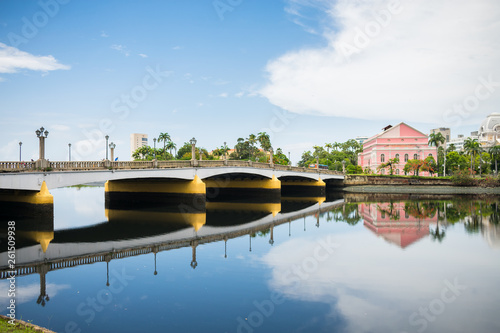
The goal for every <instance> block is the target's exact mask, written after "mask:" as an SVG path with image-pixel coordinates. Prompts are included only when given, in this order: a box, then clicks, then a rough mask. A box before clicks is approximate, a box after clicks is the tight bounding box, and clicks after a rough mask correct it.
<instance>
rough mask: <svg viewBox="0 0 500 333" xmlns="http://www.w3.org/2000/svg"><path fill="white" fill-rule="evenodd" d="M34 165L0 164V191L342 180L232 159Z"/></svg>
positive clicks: (277, 184)
mask: <svg viewBox="0 0 500 333" xmlns="http://www.w3.org/2000/svg"><path fill="white" fill-rule="evenodd" d="M35 163H36V162H26V163H24V162H0V189H3V190H24V191H41V190H45V191H47V193H48V190H50V189H54V188H59V187H66V186H74V185H81V184H87V183H93V182H115V181H126V180H140V179H144V180H148V179H163V180H175V181H185V183H184V185H185V186H187V187H189V182H194V183H195V185H196V184H199V183H200V181H202V182H204V183H205V184H206V187H220V186H219V185H220V183H221V181H220V180H221V179H223V180H225V181H226V182H225V185H224V186H225V187H231V185H228V182H232V185H234V186H236V187H238V188H246V187H248V188H257V187H263V188H280V186H306V187H311V186H314V187H317V186H319V187H323V188H324V187H326V183H328V182H329V181H339V180H342V179H343V178H344V175H343V174H342V173H341V172H338V171H331V170H322V169H308V168H303V167H293V166H288V165H277V164H273V163H256V162H252V161H232V160H217V161H197V160H190V161H134V162H121V161H120V162H118V161H117V162H111V161H109V160H106V161H90V162H89V161H83V162H81V161H76V162H47V163H48V167H47V168H44V169H43V170H42V169H40V168H36V167H35ZM217 180H219V181H217ZM214 181H215V183H214ZM266 181H267V182H266ZM325 182H326V183H325ZM191 187H193V186H191ZM194 187H195V188H196V186H194ZM121 188H123V186H122V187H121ZM187 191H188V192H184V191H181V193H202V192H204V190H203V189H200V188H198V189H195V190H194V192H189V190H187ZM205 193H206V192H205Z"/></svg>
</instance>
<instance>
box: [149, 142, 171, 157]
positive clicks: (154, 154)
mask: <svg viewBox="0 0 500 333" xmlns="http://www.w3.org/2000/svg"><path fill="white" fill-rule="evenodd" d="M153 142H154V150H153V157H154V159H155V160H156V138H153ZM171 151H172V150H171Z"/></svg>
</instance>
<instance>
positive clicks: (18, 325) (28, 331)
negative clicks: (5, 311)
mask: <svg viewBox="0 0 500 333" xmlns="http://www.w3.org/2000/svg"><path fill="white" fill-rule="evenodd" d="M9 320H10V318H9V317H6V316H3V315H0V332H8V333H55V332H54V331H51V330H48V329H46V328H43V327H40V326H37V325H33V324H30V323H27V322H25V321H23V320H18V319H16V320H15V324H14V325H12V324H9Z"/></svg>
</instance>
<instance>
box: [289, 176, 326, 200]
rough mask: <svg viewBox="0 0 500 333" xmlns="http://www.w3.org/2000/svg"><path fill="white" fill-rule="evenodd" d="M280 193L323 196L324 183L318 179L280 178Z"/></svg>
mask: <svg viewBox="0 0 500 333" xmlns="http://www.w3.org/2000/svg"><path fill="white" fill-rule="evenodd" d="M281 195H282V196H284V197H325V196H326V183H325V182H324V181H323V180H321V178H320V179H318V180H296V179H293V180H287V179H282V180H281Z"/></svg>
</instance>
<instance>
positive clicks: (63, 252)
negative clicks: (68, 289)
mask: <svg viewBox="0 0 500 333" xmlns="http://www.w3.org/2000/svg"><path fill="white" fill-rule="evenodd" d="M323 200H324V198H323ZM294 202H296V201H295V200H294ZM296 203H297V204H298V206H297V205H296V207H299V208H300V209H299V210H295V211H290V210H291V209H290V206H288V205H289V203H288V204H287V203H286V202H284V208H285V209H284V210H282V211H281V212H280V213H277V214H272V213H268V214H267V215H265V216H263V217H260V218H258V219H256V220H254V221H250V222H248V223H241V224H236V225H223V226H211V225H204V226H203V228H196V226H190V227H188V226H187V225H186V224H185V225H183V226H182V225H179V224H176V226H174V227H173V229H172V231H171V232H167V233H163V234H154V232H155V231H157V230H155V229H154V228H153V234H151V235H148V236H146V237H144V235H140V233H139V234H137V233H136V234H135V237H137V238H129V239H123V238H118V239H116V238H115V239H108V240H105V241H100V240H97V239H95V238H94V239H92V238H91V235H92V234H95V233H92V232H89V230H87V231H83V232H82V229H86V228H79V229H71V230H61V231H55V232H52V233H51V232H47V231H42V232H38V233H37V232H31V233H30V234H29V236H30V237H31V243H30V242H28V243H26V242H25V243H24V245H25V246H24V247H21V248H19V249H17V250H16V267H15V269H14V270H10V269H9V268H8V267H7V266H0V279H7V278H9V277H10V276H12V275H15V276H26V275H30V274H39V275H40V297H39V298H38V301H37V302H38V303H41V304H42V305H44V304H45V302H46V301H48V300H49V297H48V296H47V293H46V275H47V273H48V272H51V271H56V270H60V269H65V268H71V267H76V266H80V265H88V264H94V263H98V262H106V263H107V265H108V268H109V263H110V262H111V261H112V260H115V259H122V258H128V257H134V256H140V255H144V254H149V253H154V254H155V274H156V254H157V253H159V252H163V251H169V250H173V249H180V248H185V247H191V248H192V257H191V263H190V265H191V267H193V268H196V266H197V265H198V262H197V259H196V251H197V247H198V246H199V245H203V244H208V243H213V242H220V241H224V242H227V241H228V240H230V239H233V238H237V237H241V236H245V235H250V251H251V237H252V235H253V234H255V233H257V232H259V231H263V230H269V229H270V231H271V232H270V241H269V243H270V244H271V245H272V244H273V243H274V239H273V228H274V227H276V226H278V225H281V224H284V223H291V222H292V221H294V220H297V219H300V218H303V217H306V216H310V215H314V214H317V215H318V216H319V213H323V212H326V211H329V210H331V209H332V208H335V207H337V206H340V205H342V204H343V200H336V201H333V202H323V203H322V200H321V202H312V201H310V202H304V201H303V202H296ZM286 207H288V209H287V208H286ZM219 208H220V207H219ZM287 210H289V211H288V212H287ZM112 224H113V223H112V222H106V223H102V224H100V225H96V226H93V227H88V228H90V229H92V228H97V229H99V228H103V227H107V226H109V225H112ZM164 224H165V223H164ZM166 224H168V223H166ZM188 224H189V223H188ZM135 226H136V227H137V226H138V225H137V224H136V225H135ZM115 227H118V228H120V227H121V224H120V223H116V224H115ZM140 227H141V228H143V229H147V228H145V227H147V226H145V225H143V224H142V223H141V224H140ZM168 228H172V227H168ZM53 239H54V241H52V242H51V243H50V245H49V246H47V248H46V249H45V251H43V242H46V243H45V244H47V245H48V242H50V241H51V240H53ZM58 239H59V240H58ZM56 240H58V241H56ZM61 240H63V242H60V241H61ZM35 242H39V243H40V244H34V243H35ZM22 245H23V243H22V242H21V246H22ZM225 249H226V247H225ZM0 262H2V263H7V253H6V252H3V253H0ZM107 283H108V284H109V269H108V282H107Z"/></svg>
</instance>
